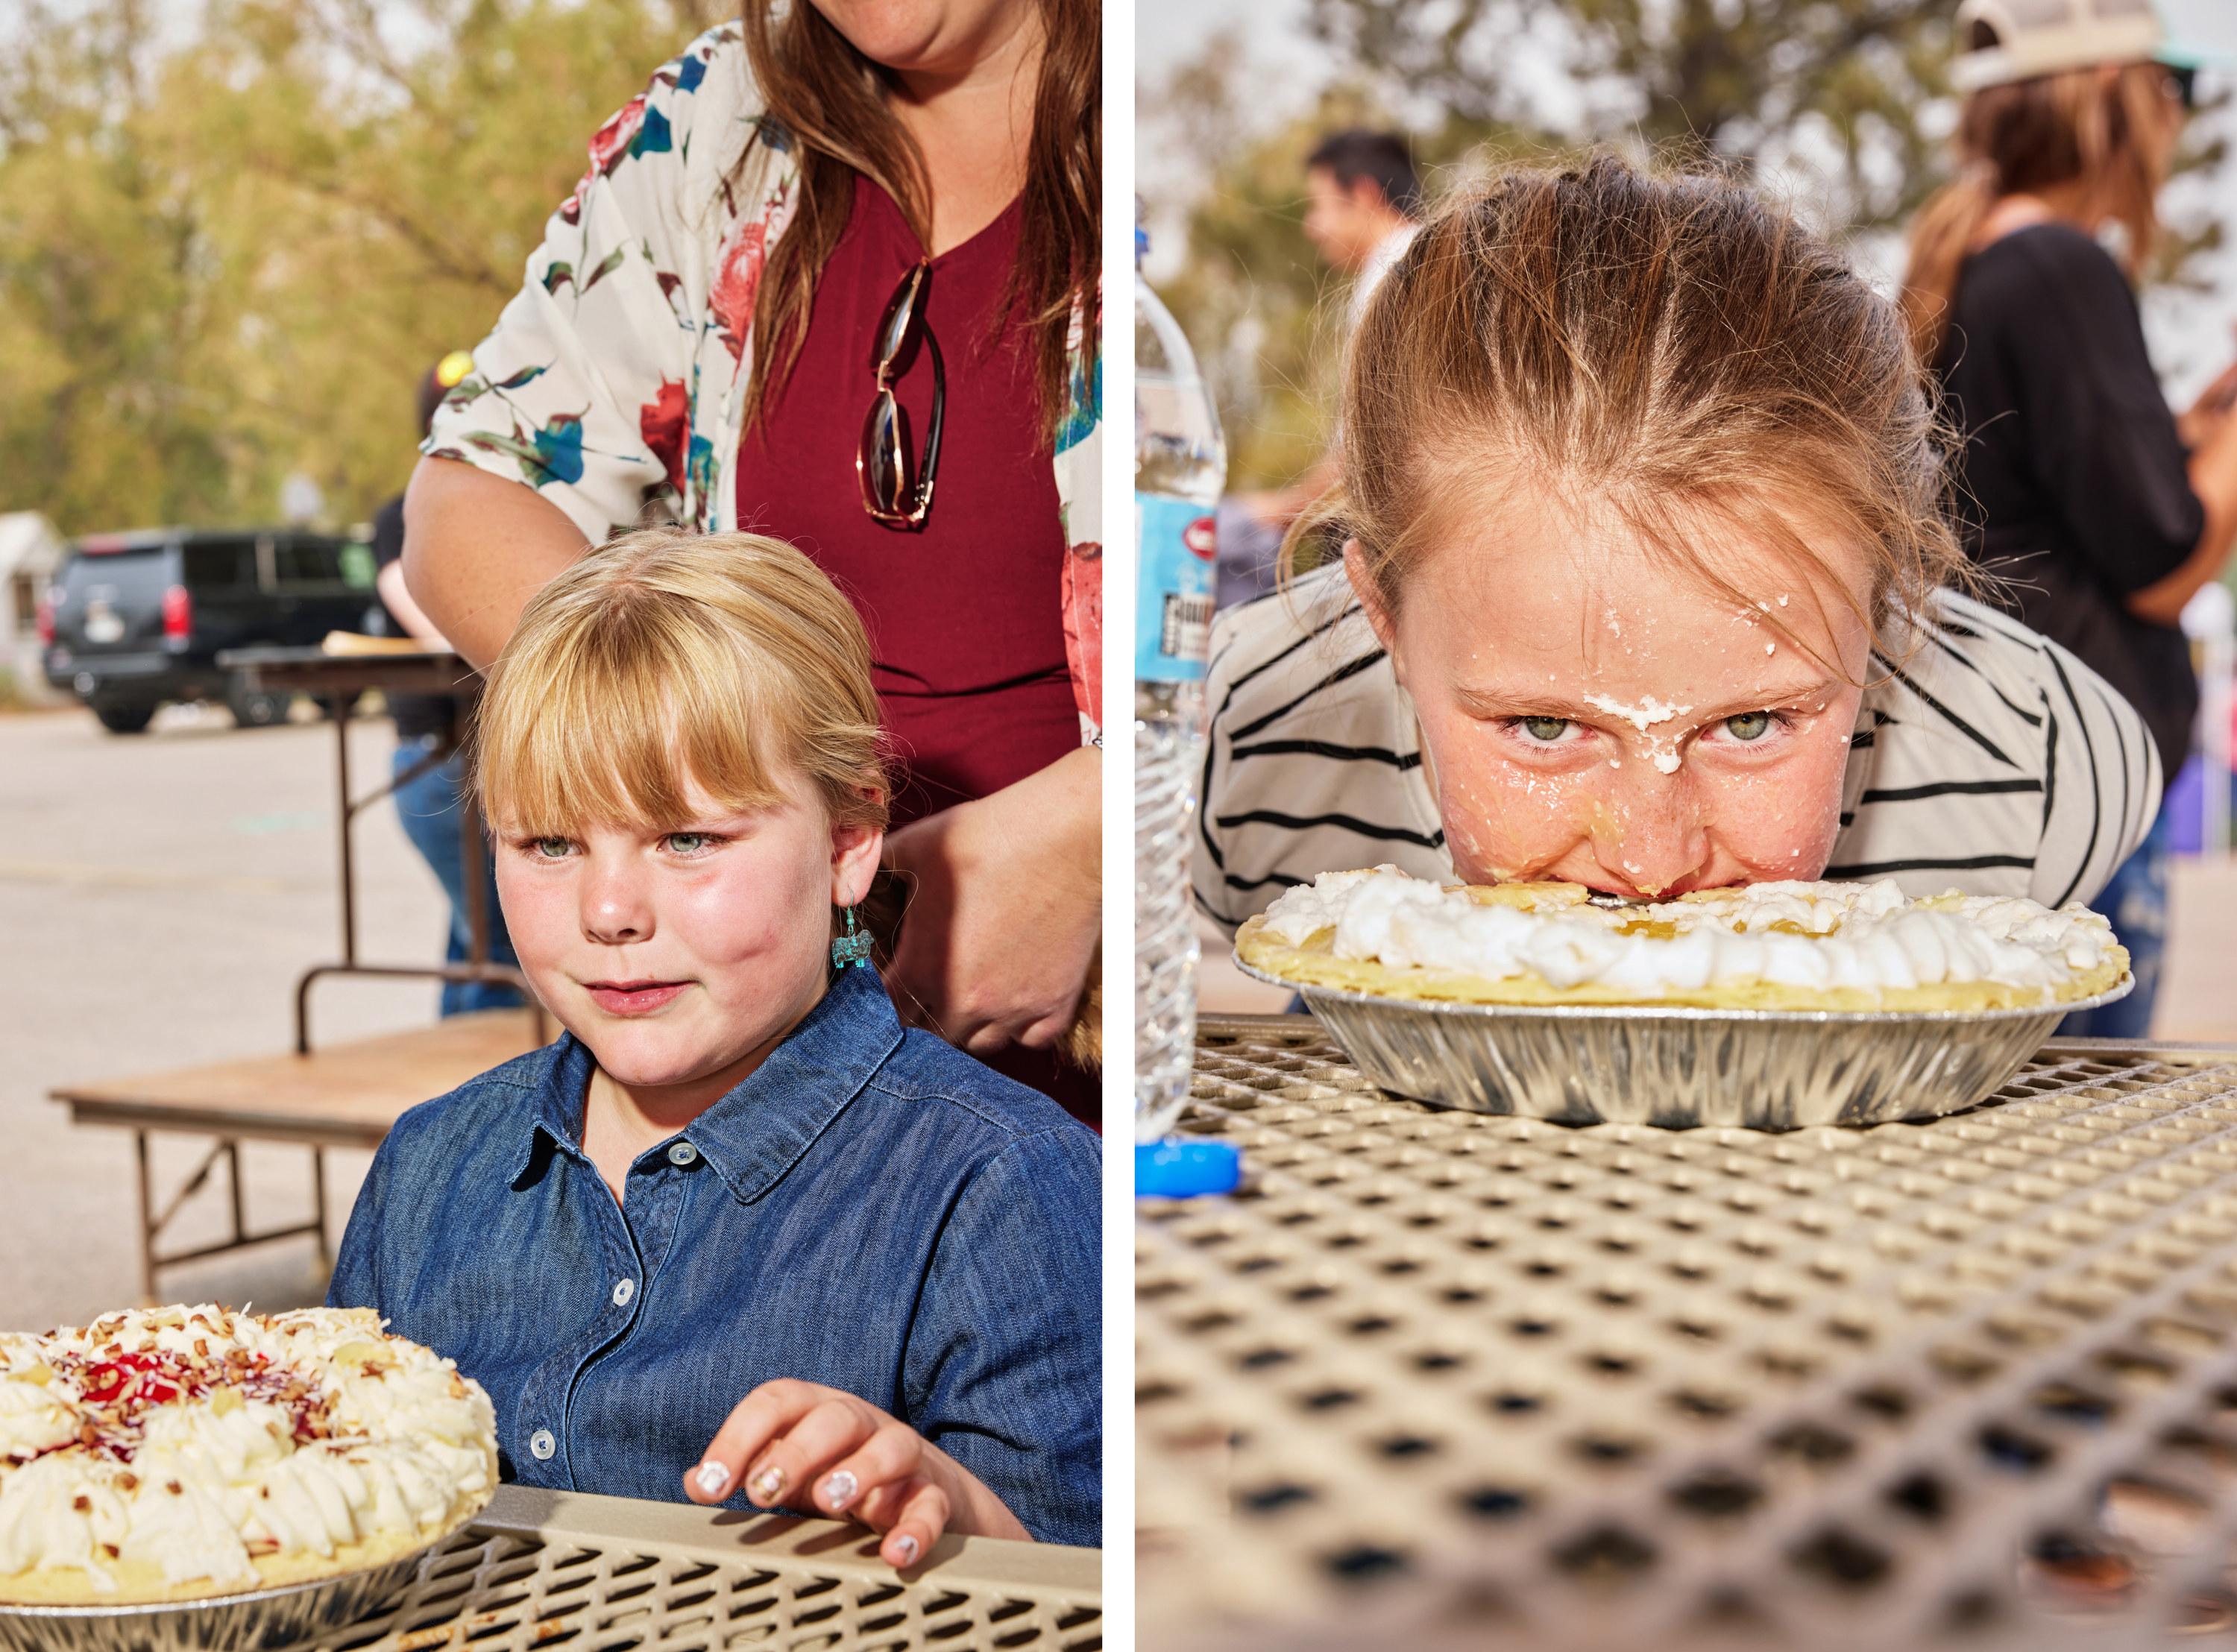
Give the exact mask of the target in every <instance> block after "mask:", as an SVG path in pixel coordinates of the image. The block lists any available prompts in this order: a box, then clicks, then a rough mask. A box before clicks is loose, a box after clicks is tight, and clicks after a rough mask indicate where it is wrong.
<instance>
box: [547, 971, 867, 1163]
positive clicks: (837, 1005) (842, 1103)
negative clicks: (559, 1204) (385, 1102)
mask: <svg viewBox="0 0 2237 1652" xmlns="http://www.w3.org/2000/svg"><path fill="white" fill-rule="evenodd" d="M900 1044H901V1017H899V1016H898V1015H896V1014H895V1013H894V1005H893V1000H892V999H891V998H889V997H887V996H886V988H885V983H884V982H883V981H881V980H880V979H879V977H878V973H877V971H874V970H869V969H863V968H860V967H849V968H846V969H842V970H841V971H839V972H838V975H837V977H835V979H834V980H833V981H832V983H831V985H830V987H829V988H828V990H827V991H825V992H824V994H823V997H822V999H821V1000H820V1001H819V1002H818V1003H817V1004H816V1006H815V1008H814V1009H813V1010H809V1011H808V1016H807V1018H806V1019H805V1020H803V1021H802V1023H800V1024H799V1025H798V1026H797V1027H795V1028H794V1029H793V1030H792V1032H791V1034H790V1036H789V1037H787V1038H786V1039H785V1040H784V1042H783V1043H781V1044H779V1045H778V1046H777V1047H776V1048H775V1050H771V1051H770V1052H769V1058H768V1059H767V1060H766V1061H764V1062H762V1064H761V1065H760V1066H759V1067H756V1069H755V1070H753V1071H752V1072H751V1073H750V1074H749V1075H748V1076H746V1078H745V1079H744V1080H743V1081H742V1083H739V1084H738V1085H737V1087H736V1089H732V1090H731V1091H730V1092H729V1094H728V1095H726V1096H723V1099H722V1100H720V1101H718V1102H716V1103H715V1104H714V1105H713V1106H712V1107H710V1108H709V1109H707V1110H706V1111H705V1112H703V1113H702V1114H701V1115H700V1116H698V1117H697V1118H696V1119H694V1120H692V1121H691V1122H690V1124H688V1125H686V1126H685V1127H684V1128H683V1129H682V1130H681V1131H679V1132H677V1136H678V1137H680V1138H681V1139H683V1140H684V1141H688V1142H690V1143H691V1145H692V1146H693V1147H694V1148H696V1149H698V1151H699V1154H700V1156H702V1157H703V1158H704V1159H705V1160H706V1161H707V1167H708V1168H709V1169H710V1170H712V1171H714V1173H715V1174H716V1175H717V1176H719V1177H720V1178H722V1181H723V1186H724V1187H726V1188H729V1190H730V1192H731V1195H733V1196H734V1197H735V1198H736V1200H737V1201H738V1202H739V1203H741V1204H751V1203H752V1202H753V1201H755V1200H756V1199H758V1198H760V1197H761V1196H762V1195H763V1194H764V1193H767V1192H768V1191H769V1188H772V1187H774V1186H775V1185H776V1182H777V1181H778V1180H779V1178H781V1177H782V1175H784V1173H785V1172H786V1171H787V1170H789V1169H790V1168H792V1166H793V1164H794V1162H795V1161H796V1160H798V1159H799V1157H800V1155H802V1154H803V1153H805V1152H807V1151H808V1148H809V1147H810V1146H811V1145H813V1143H814V1142H815V1138H816V1137H817V1136H819V1135H822V1133H823V1131H824V1130H825V1129H827V1128H828V1126H829V1125H830V1123H831V1121H832V1120H834V1119H835V1118H837V1117H838V1116H839V1115H840V1113H841V1110H843V1109H845V1107H846V1106H847V1104H848V1102H851V1101H853V1100H854V1099H855V1096H857V1095H859V1094H860V1093H861V1089H862V1087H863V1086H864V1085H865V1084H867V1083H869V1081H870V1076H871V1075H872V1074H874V1073H875V1072H876V1071H877V1070H878V1069H879V1068H880V1067H881V1066H883V1065H884V1064H885V1063H886V1060H887V1058H888V1056H891V1055H892V1054H893V1053H894V1050H896V1049H897V1048H898V1047H899V1046H900ZM545 1055H546V1057H547V1059H546V1062H545V1064H544V1069H543V1075H544V1076H543V1078H542V1081H541V1082H540V1083H537V1084H536V1086H535V1091H534V1101H533V1106H532V1109H531V1113H530V1118H529V1127H528V1129H527V1130H526V1131H525V1133H524V1135H523V1138H522V1142H521V1152H520V1158H519V1161H518V1163H517V1164H516V1165H515V1166H514V1169H513V1179H514V1181H516V1182H518V1180H519V1179H520V1177H521V1176H523V1175H526V1174H527V1172H528V1169H529V1167H530V1166H531V1164H533V1163H534V1162H535V1160H536V1155H537V1152H538V1136H539V1135H540V1136H544V1137H548V1138H549V1139H550V1141H551V1145H552V1147H553V1148H554V1149H556V1150H558V1151H559V1152H562V1153H564V1154H567V1155H569V1156H571V1157H572V1158H576V1159H581V1158H582V1157H583V1149H582V1140H581V1136H580V1134H579V1132H580V1128H581V1122H582V1108H583V1097H584V1093H585V1090H586V1088H587V1086H588V1085H589V1083H590V1079H591V1069H592V1066H593V1065H594V1063H593V1060H592V1057H591V1051H590V1049H589V1047H588V1046H587V1045H585V1044H584V1043H583V1042H582V1041H581V1040H580V1039H578V1038H577V1037H575V1036H574V1035H573V1034H572V1033H567V1034H564V1035H563V1036H562V1037H560V1038H559V1040H558V1042H557V1043H554V1044H552V1045H551V1048H550V1049H549V1050H547V1051H546V1052H545ZM674 1139H676V1138H670V1142H661V1143H660V1144H659V1145H658V1146H656V1147H653V1148H650V1149H646V1151H645V1153H643V1155H639V1158H638V1161H637V1162H639V1163H643V1162H645V1161H646V1160H647V1159H650V1158H651V1157H653V1156H654V1155H660V1154H664V1153H665V1152H666V1151H667V1150H668V1148H669V1147H670V1144H671V1142H672V1141H673V1140H674Z"/></svg>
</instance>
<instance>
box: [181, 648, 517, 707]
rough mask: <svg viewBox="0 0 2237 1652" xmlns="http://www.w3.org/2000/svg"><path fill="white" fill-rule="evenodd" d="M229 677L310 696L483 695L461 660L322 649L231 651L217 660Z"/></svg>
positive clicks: (476, 677) (475, 677)
mask: <svg viewBox="0 0 2237 1652" xmlns="http://www.w3.org/2000/svg"><path fill="white" fill-rule="evenodd" d="M217 662H218V665H219V666H220V667H221V668H223V669H225V670H228V671H244V672H247V674H248V675H249V676H250V677H251V678H252V679H253V680H254V682H255V684H256V686H257V687H258V688H300V689H301V690H303V691H304V692H305V693H307V694H362V693H364V692H365V691H366V689H368V688H378V689H379V690H381V691H382V692H383V693H384V694H465V695H469V696H471V695H474V694H479V693H480V692H481V681H482V680H481V677H480V675H478V673H476V671H475V670H474V668H473V667H472V666H470V665H468V664H467V663H466V662H465V660H463V659H461V658H460V657H459V655H456V654H452V653H448V652H432V653H426V654H328V653H327V652H326V651H325V650H324V649H323V648H228V649H226V650H225V651H224V652H223V653H221V654H220V655H218V656H217Z"/></svg>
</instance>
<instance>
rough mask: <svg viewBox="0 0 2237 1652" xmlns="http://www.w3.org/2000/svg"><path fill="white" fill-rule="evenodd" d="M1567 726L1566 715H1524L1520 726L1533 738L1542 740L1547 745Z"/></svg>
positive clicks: (1558, 737)
mask: <svg viewBox="0 0 2237 1652" xmlns="http://www.w3.org/2000/svg"><path fill="white" fill-rule="evenodd" d="M1568 726H1569V722H1568V719H1567V718H1566V717H1525V718H1524V719H1523V720H1522V727H1523V730H1524V732H1526V733H1527V734H1528V735H1529V736H1530V738H1531V739H1533V740H1544V741H1546V742H1547V744H1548V745H1551V744H1552V743H1553V742H1554V741H1555V740H1559V739H1561V731H1562V730H1563V729H1565V728H1567V727H1568Z"/></svg>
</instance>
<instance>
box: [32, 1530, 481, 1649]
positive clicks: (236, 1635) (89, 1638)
mask: <svg viewBox="0 0 2237 1652" xmlns="http://www.w3.org/2000/svg"><path fill="white" fill-rule="evenodd" d="M436 1547H438V1544H437V1543H429V1544H427V1545H426V1547H425V1548H422V1549H417V1550H413V1551H412V1553H410V1554H408V1555H401V1556H399V1557H397V1558H396V1559H394V1560H392V1561H387V1562H386V1563H383V1564H381V1565H379V1566H373V1567H368V1568H367V1569H366V1570H364V1571H354V1572H344V1573H342V1574H341V1575H340V1576H337V1577H320V1578H314V1579H313V1580H312V1581H311V1582H309V1583H286V1584H282V1585H281V1586H280V1587H279V1588H277V1589H255V1590H252V1591H250V1592H249V1593H247V1594H241V1595H213V1596H209V1597H208V1598H207V1599H203V1600H191V1601H150V1602H146V1603H142V1604H139V1605H135V1606H23V1605H16V1604H12V1603H9V1602H6V1601H0V1652H234V1649H241V1652H249V1649H254V1652H268V1649H274V1648H279V1647H290V1646H296V1645H300V1643H301V1642H305V1641H307V1640H310V1639H312V1638H313V1637H314V1636H320V1635H323V1634H325V1633H326V1632H327V1630H329V1629H347V1628H349V1627H351V1626H352V1625H353V1624H356V1623H361V1622H364V1621H365V1620H366V1618H368V1617H370V1616H373V1614H374V1613H375V1612H378V1611H379V1609H381V1608H382V1607H384V1606H386V1605H388V1604H389V1603H391V1602H392V1601H393V1599H394V1598H395V1597H396V1596H399V1595H400V1594H402V1593H403V1592H404V1589H405V1588H406V1586H407V1585H408V1584H409V1583H411V1582H412V1575H413V1574H414V1573H415V1572H416V1571H418V1570H419V1563H420V1562H421V1561H422V1560H424V1559H425V1558H426V1557H427V1555H428V1554H429V1552H430V1551H432V1550H434V1549H435V1548H436Z"/></svg>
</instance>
